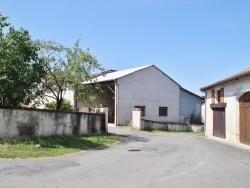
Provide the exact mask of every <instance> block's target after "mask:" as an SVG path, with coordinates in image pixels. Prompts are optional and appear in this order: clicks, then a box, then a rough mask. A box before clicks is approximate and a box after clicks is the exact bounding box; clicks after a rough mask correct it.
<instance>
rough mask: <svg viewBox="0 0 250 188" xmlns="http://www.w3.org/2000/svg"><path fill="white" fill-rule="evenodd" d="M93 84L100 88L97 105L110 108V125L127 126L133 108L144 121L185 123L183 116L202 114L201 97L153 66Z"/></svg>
mask: <svg viewBox="0 0 250 188" xmlns="http://www.w3.org/2000/svg"><path fill="white" fill-rule="evenodd" d="M95 83H99V84H100V85H101V87H102V89H103V93H100V94H99V99H98V101H97V102H96V104H97V105H99V106H107V107H108V108H109V123H114V124H115V125H126V124H128V122H129V121H130V120H131V119H132V109H133V108H140V109H141V111H142V116H143V117H142V118H143V119H147V120H152V121H158V122H174V123H184V118H185V117H188V116H189V117H190V116H191V114H192V113H194V115H199V114H200V113H201V98H200V97H199V96H197V95H195V94H193V93H192V92H190V91H187V90H186V89H184V88H182V87H181V86H180V85H179V84H178V83H176V82H175V81H174V80H173V79H172V78H170V77H169V76H168V75H166V74H165V73H164V72H162V71H161V70H160V69H158V68H157V67H156V66H154V65H149V66H143V67H138V68H133V69H128V70H122V71H111V72H110V73H108V74H106V75H105V76H99V77H97V78H96V81H95ZM85 84H86V83H85ZM78 108H79V111H86V108H85V107H83V106H80V105H79V104H78Z"/></svg>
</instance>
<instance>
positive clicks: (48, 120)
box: [0, 108, 107, 137]
mask: <svg viewBox="0 0 250 188" xmlns="http://www.w3.org/2000/svg"><path fill="white" fill-rule="evenodd" d="M0 120H1V121H0V137H5V136H14V137H16V136H50V135H79V134H92V133H103V132H107V128H106V126H105V115H103V114H92V113H80V112H58V111H48V110H33V109H25V110H24V109H5V108H0Z"/></svg>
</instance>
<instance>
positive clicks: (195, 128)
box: [140, 120, 204, 132]
mask: <svg viewBox="0 0 250 188" xmlns="http://www.w3.org/2000/svg"><path fill="white" fill-rule="evenodd" d="M140 130H162V131H173V132H203V131H204V125H185V124H177V123H164V122H154V121H148V120H142V123H141V127H140Z"/></svg>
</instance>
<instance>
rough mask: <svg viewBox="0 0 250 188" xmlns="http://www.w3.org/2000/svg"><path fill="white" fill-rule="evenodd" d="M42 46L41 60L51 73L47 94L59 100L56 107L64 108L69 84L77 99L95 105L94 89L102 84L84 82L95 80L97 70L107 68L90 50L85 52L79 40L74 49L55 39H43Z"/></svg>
mask: <svg viewBox="0 0 250 188" xmlns="http://www.w3.org/2000/svg"><path fill="white" fill-rule="evenodd" d="M40 48H41V50H40V57H39V58H40V62H41V63H42V64H43V66H44V68H45V70H46V72H47V74H46V75H45V77H44V79H43V80H42V85H43V87H44V88H45V90H46V93H47V95H45V96H46V97H51V98H53V99H54V100H55V101H56V110H61V107H62V102H63V92H64V90H65V89H66V88H67V87H68V86H71V87H73V89H74V94H75V96H74V97H75V99H76V100H77V101H79V102H81V103H83V104H85V105H86V104H87V105H88V106H89V105H90V104H92V103H93V101H94V100H95V99H96V95H95V94H94V92H93V91H94V90H96V89H98V90H99V89H100V87H98V85H91V84H87V85H86V84H85V85H84V84H82V82H83V81H86V80H89V79H91V78H92V76H91V75H92V73H93V72H95V71H103V68H102V67H101V65H100V64H99V63H98V62H97V60H96V58H95V57H94V56H93V55H91V54H90V52H89V50H86V51H83V50H82V49H81V48H80V47H79V40H78V41H76V42H75V44H74V46H73V47H72V48H67V47H65V46H63V45H61V44H58V43H56V42H54V41H43V42H42V41H40ZM48 93H50V94H49V95H48Z"/></svg>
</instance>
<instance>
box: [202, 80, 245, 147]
mask: <svg viewBox="0 0 250 188" xmlns="http://www.w3.org/2000/svg"><path fill="white" fill-rule="evenodd" d="M220 88H224V102H225V103H226V104H227V106H226V108H225V116H226V117H225V124H226V138H225V140H226V141H228V142H232V143H239V98H240V97H241V96H242V95H243V94H244V93H246V92H248V91H250V77H245V78H241V79H240V80H236V81H232V82H228V83H226V84H222V85H219V86H216V87H215V88H212V89H209V90H207V91H206V93H207V94H206V107H205V108H206V118H205V121H206V122H205V135H206V136H213V110H212V109H211V108H210V104H211V103H212V96H211V91H212V90H213V89H214V90H219V89H220Z"/></svg>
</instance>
